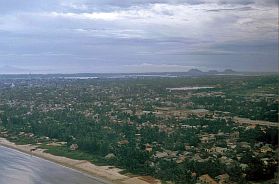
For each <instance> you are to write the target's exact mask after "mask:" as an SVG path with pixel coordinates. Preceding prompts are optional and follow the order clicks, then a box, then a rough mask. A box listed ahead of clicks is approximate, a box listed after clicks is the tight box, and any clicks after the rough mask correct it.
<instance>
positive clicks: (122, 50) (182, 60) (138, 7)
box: [0, 0, 278, 73]
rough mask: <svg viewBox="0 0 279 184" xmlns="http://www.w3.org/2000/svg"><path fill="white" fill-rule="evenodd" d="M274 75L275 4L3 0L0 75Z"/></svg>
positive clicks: (256, 0) (257, 0)
mask: <svg viewBox="0 0 279 184" xmlns="http://www.w3.org/2000/svg"><path fill="white" fill-rule="evenodd" d="M192 68H195V69H200V70H202V71H208V70H219V71H221V70H224V69H227V68H230V69H233V70H236V71H262V72H274V71H278V0H47V1H46V0H24V1H20V0H9V1H7V0H0V73H111V72H113V73H118V72H120V73H123V72H184V71H188V70H189V69H192Z"/></svg>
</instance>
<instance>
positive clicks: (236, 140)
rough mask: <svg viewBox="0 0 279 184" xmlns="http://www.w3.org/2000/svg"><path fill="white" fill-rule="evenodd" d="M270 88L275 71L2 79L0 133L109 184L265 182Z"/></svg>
mask: <svg viewBox="0 0 279 184" xmlns="http://www.w3.org/2000/svg"><path fill="white" fill-rule="evenodd" d="M277 84H278V78H277V76H273V75H265V76H207V77H203V76H201V77H176V78H160V77H140V78H132V79H130V78H121V79H108V78H106V79H100V78H87V79H79V78H67V79H65V78H60V77H58V78H52V77H50V78H34V79H32V77H29V76H28V77H27V78H24V77H23V78H20V79H15V78H10V79H9V78H7V77H5V79H2V80H0V89H1V90H0V137H4V138H6V139H8V140H9V141H11V142H14V143H16V144H18V145H14V144H10V143H8V144H9V145H10V146H11V145H13V146H14V148H17V149H23V148H25V147H26V150H25V151H27V152H30V151H31V150H32V153H33V154H37V155H38V156H42V157H44V156H46V155H47V158H48V159H53V158H55V159H56V160H55V159H54V161H56V162H59V160H60V159H62V160H63V161H61V163H62V164H65V163H66V164H69V163H70V165H69V166H70V167H74V168H78V169H80V170H84V171H86V172H89V173H90V172H91V174H95V175H98V176H102V177H105V178H107V179H109V180H111V181H114V182H119V181H120V182H124V183H125V182H126V183H136V181H133V182H132V181H131V180H135V179H138V182H144V181H145V182H149V183H156V182H158V181H156V180H155V179H153V178H157V179H160V180H161V181H162V182H163V183H164V182H169V183H197V182H200V183H202V182H208V181H214V182H217V183H222V182H226V183H251V182H253V183H257V182H258V183H272V182H274V181H275V180H276V177H277V174H276V173H277V172H278V167H277V166H278V153H279V149H278V126H277V123H278V90H277V87H275V86H277ZM201 86H206V88H200V87H201ZM181 88H187V90H168V89H181ZM6 143H7V142H6ZM27 144H29V146H26V145H27ZM22 151H24V150H22ZM43 151H44V152H43ZM53 155H56V156H53ZM57 156H59V157H57ZM65 157H68V158H71V159H75V160H83V161H74V160H68V159H67V158H65ZM84 160H86V161H84ZM64 162H65V163H64ZM92 163H94V164H95V165H94V164H92ZM108 165H110V166H108ZM116 168H119V169H116ZM137 176H145V177H141V178H140V179H139V177H137ZM207 180H208V181H207Z"/></svg>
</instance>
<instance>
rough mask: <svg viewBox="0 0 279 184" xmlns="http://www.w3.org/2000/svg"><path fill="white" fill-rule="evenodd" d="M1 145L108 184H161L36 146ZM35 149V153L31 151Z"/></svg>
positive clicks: (1, 141)
mask: <svg viewBox="0 0 279 184" xmlns="http://www.w3.org/2000/svg"><path fill="white" fill-rule="evenodd" d="M0 145H2V146H5V147H9V148H12V149H16V150H18V151H21V152H24V153H27V154H31V155H34V156H37V157H40V158H43V159H46V160H49V161H52V162H55V163H58V164H61V165H63V166H66V167H69V168H72V169H76V170H78V171H81V172H84V173H87V174H90V175H93V176H94V177H97V178H100V179H104V180H106V181H108V183H113V184H129V183H133V184H160V183H161V182H160V181H159V180H155V179H153V178H151V177H143V176H134V177H131V176H126V175H123V174H120V172H121V171H122V170H121V169H119V168H116V167H113V166H97V165H94V164H92V163H90V162H88V161H86V160H74V159H70V158H66V157H61V156H55V155H51V154H49V153H45V152H44V150H43V149H40V148H37V146H34V145H16V144H14V143H12V142H10V141H8V140H7V139H5V138H0ZM32 149H34V151H32V152H31V151H30V150H32Z"/></svg>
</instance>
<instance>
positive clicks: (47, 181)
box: [0, 146, 108, 184]
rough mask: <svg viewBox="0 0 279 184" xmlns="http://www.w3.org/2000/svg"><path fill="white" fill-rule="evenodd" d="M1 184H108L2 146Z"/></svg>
mask: <svg viewBox="0 0 279 184" xmlns="http://www.w3.org/2000/svg"><path fill="white" fill-rule="evenodd" d="M0 184H108V183H107V182H105V181H102V180H101V179H98V178H95V177H92V176H89V175H87V174H83V173H81V172H79V171H76V170H73V169H70V168H67V167H64V166H61V165H58V164H56V163H53V162H50V161H47V160H44V159H41V158H38V157H35V156H31V155H28V154H25V153H22V152H19V151H16V150H13V149H10V148H6V147H2V146H0Z"/></svg>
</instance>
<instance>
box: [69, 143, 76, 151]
mask: <svg viewBox="0 0 279 184" xmlns="http://www.w3.org/2000/svg"><path fill="white" fill-rule="evenodd" d="M77 149H78V145H77V144H72V145H71V146H70V150H72V151H75V150H77Z"/></svg>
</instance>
